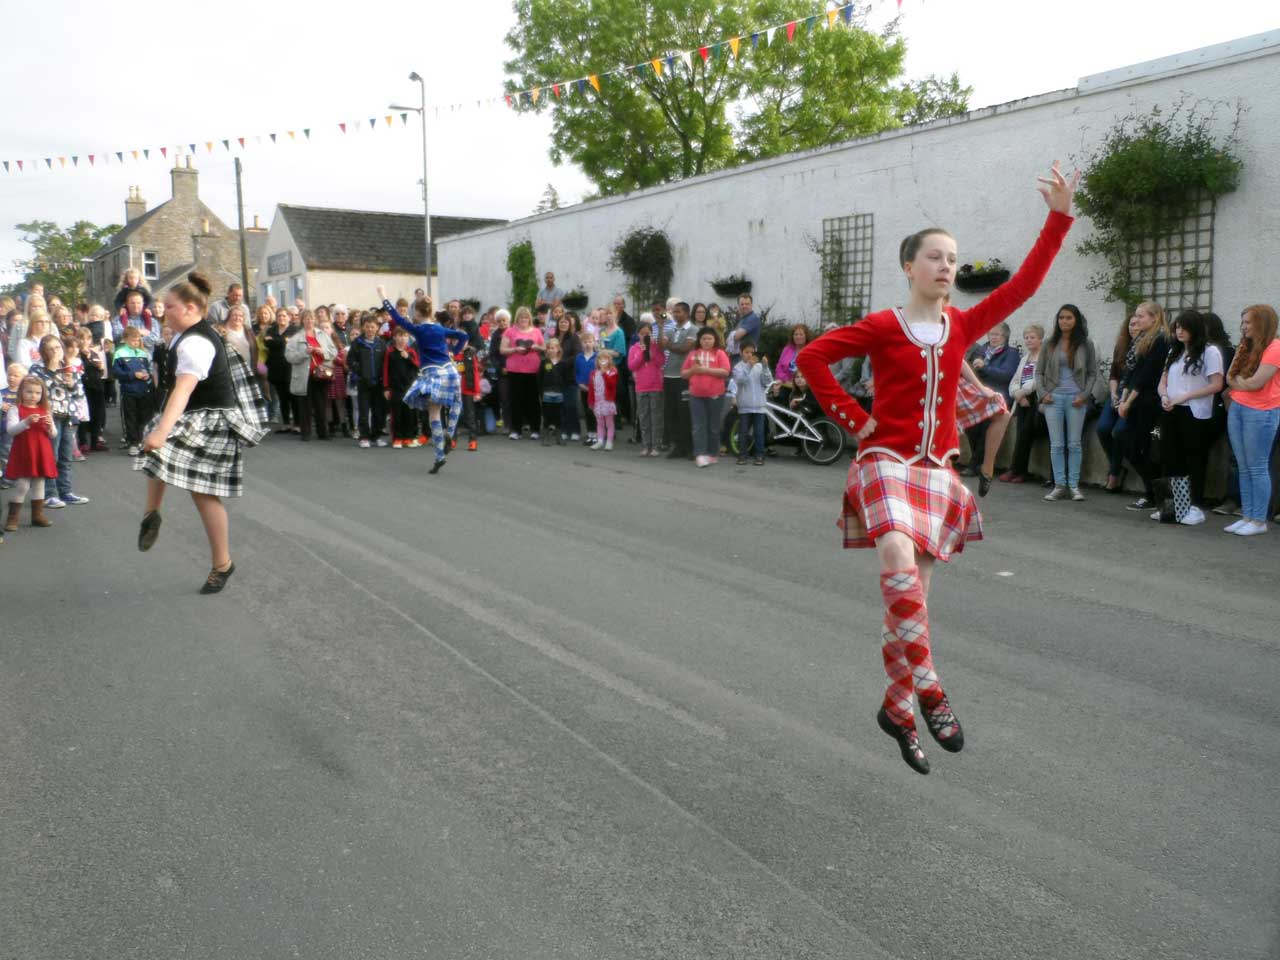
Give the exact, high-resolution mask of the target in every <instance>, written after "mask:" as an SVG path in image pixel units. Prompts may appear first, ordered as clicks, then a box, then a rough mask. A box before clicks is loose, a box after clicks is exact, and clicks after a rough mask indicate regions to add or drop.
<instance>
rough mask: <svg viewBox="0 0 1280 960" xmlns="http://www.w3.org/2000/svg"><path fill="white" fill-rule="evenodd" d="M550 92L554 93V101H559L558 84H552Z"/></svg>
mask: <svg viewBox="0 0 1280 960" xmlns="http://www.w3.org/2000/svg"><path fill="white" fill-rule="evenodd" d="M551 92H552V93H554V94H555V96H556V99H557V100H559V99H560V84H558V83H553V84H552V85H551Z"/></svg>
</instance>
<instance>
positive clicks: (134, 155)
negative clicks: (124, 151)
mask: <svg viewBox="0 0 1280 960" xmlns="http://www.w3.org/2000/svg"><path fill="white" fill-rule="evenodd" d="M133 159H134V160H137V159H138V151H137V150H134V151H133Z"/></svg>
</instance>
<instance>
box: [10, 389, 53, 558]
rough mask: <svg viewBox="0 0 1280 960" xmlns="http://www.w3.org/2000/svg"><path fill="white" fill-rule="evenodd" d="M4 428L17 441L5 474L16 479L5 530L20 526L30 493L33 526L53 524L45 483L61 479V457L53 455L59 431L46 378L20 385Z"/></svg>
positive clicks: (11, 450) (11, 478) (11, 530)
mask: <svg viewBox="0 0 1280 960" xmlns="http://www.w3.org/2000/svg"><path fill="white" fill-rule="evenodd" d="M0 429H3V430H5V431H6V432H7V433H8V434H9V436H10V437H11V438H12V440H13V446H12V447H11V448H10V450H9V463H8V464H7V465H6V466H5V470H4V475H5V477H6V478H7V479H9V480H13V481H14V485H13V499H12V500H10V501H9V516H8V518H7V519H6V520H5V524H4V529H5V531H6V532H8V533H12V532H13V531H15V530H17V529H18V514H19V513H21V512H22V504H23V503H24V502H25V501H26V499H27V494H30V495H31V525H32V526H33V527H51V526H53V524H52V523H50V522H49V520H48V519H46V518H45V515H44V482H45V481H46V480H56V479H57V478H58V460H57V458H56V457H55V456H54V455H53V441H52V440H51V439H50V438H51V437H53V436H54V435H55V434H56V433H57V427H55V426H54V423H53V414H52V413H50V412H49V393H48V390H47V389H46V387H45V384H44V381H43V380H41V379H40V378H39V377H25V378H24V379H23V381H22V382H21V383H20V384H18V402H17V403H15V404H14V405H13V406H12V407H10V408H9V412H8V414H7V415H6V417H5V421H4V423H3V424H0Z"/></svg>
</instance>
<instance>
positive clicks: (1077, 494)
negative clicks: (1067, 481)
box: [1071, 487, 1084, 503]
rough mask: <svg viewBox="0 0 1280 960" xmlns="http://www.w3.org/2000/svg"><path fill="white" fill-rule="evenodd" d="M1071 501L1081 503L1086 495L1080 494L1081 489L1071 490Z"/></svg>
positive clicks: (1073, 488)
mask: <svg viewBox="0 0 1280 960" xmlns="http://www.w3.org/2000/svg"><path fill="white" fill-rule="evenodd" d="M1071 499H1072V500H1074V501H1076V502H1077V503H1079V502H1080V501H1081V500H1083V499H1084V494H1083V493H1081V492H1080V488H1079V487H1072V488H1071Z"/></svg>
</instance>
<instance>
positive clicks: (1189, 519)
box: [1178, 507, 1204, 527]
mask: <svg viewBox="0 0 1280 960" xmlns="http://www.w3.org/2000/svg"><path fill="white" fill-rule="evenodd" d="M1178 522H1179V523H1180V524H1182V525H1183V526H1186V527H1198V526H1199V525H1200V524H1202V523H1204V511H1203V510H1201V509H1200V508H1199V507H1192V508H1191V509H1190V510H1188V511H1187V515H1186V516H1185V517H1183V518H1182V519H1181V520H1179V521H1178Z"/></svg>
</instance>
